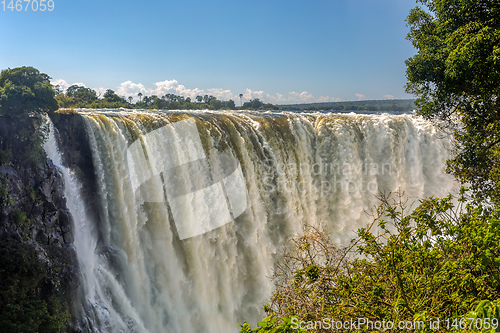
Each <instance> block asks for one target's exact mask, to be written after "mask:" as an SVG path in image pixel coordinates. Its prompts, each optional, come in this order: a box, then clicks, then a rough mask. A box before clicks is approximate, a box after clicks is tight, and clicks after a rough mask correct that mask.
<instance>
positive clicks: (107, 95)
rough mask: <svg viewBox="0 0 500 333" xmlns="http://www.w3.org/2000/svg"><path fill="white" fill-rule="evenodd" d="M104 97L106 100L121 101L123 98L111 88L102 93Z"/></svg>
mask: <svg viewBox="0 0 500 333" xmlns="http://www.w3.org/2000/svg"><path fill="white" fill-rule="evenodd" d="M103 97H104V99H105V100H106V101H108V102H113V103H121V102H124V99H123V98H121V97H120V96H118V95H117V94H116V93H115V92H114V91H113V90H111V89H107V90H106V92H105V93H104V95H103Z"/></svg>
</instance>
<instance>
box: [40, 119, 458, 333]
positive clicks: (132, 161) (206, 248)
mask: <svg viewBox="0 0 500 333" xmlns="http://www.w3.org/2000/svg"><path fill="white" fill-rule="evenodd" d="M79 114H80V116H81V117H83V119H84V123H85V128H86V133H87V136H88V142H89V144H90V149H91V152H92V159H93V161H92V162H93V165H94V169H95V176H96V182H97V185H98V189H99V191H98V193H95V195H96V196H97V198H98V202H99V217H100V218H99V221H93V220H92V219H90V218H89V217H88V216H86V215H85V209H84V207H85V203H84V202H83V200H82V198H81V195H80V194H79V191H80V187H81V185H79V183H78V181H77V179H76V178H75V176H74V175H73V174H72V173H71V170H69V169H66V168H64V167H62V166H61V170H62V172H63V174H64V179H65V184H66V190H65V191H66V196H67V198H68V207H69V209H70V211H71V213H72V215H73V218H74V221H75V247H76V249H77V254H78V258H79V263H80V267H81V270H82V281H83V287H84V289H85V300H84V302H83V304H84V311H85V312H86V314H87V319H88V330H91V331H96V332H155V333H156V332H158V333H163V332H237V331H238V326H237V324H238V323H241V322H242V321H243V320H247V321H249V322H253V323H255V322H256V321H257V320H258V319H261V318H262V316H263V314H264V313H263V311H262V306H263V305H264V304H265V303H266V301H267V300H268V299H269V297H270V296H271V294H272V290H273V286H272V282H271V280H270V279H269V277H270V276H271V275H272V268H273V265H274V263H275V262H276V260H277V258H279V253H280V250H281V249H282V247H283V244H285V242H286V241H287V239H288V238H289V237H290V236H292V235H295V234H297V233H300V232H301V231H302V230H303V228H304V226H306V225H311V226H315V227H318V228H320V229H322V230H324V231H326V232H327V233H329V234H330V235H331V237H332V240H333V241H335V242H336V243H337V244H340V245H345V244H347V243H348V242H349V240H350V238H352V237H353V236H354V232H355V231H356V229H358V228H360V227H363V226H366V225H367V224H368V223H369V222H370V214H369V212H370V209H372V208H374V207H375V206H376V205H377V203H378V201H377V198H376V195H377V194H378V193H379V192H380V191H384V192H389V191H395V190H398V189H402V190H404V191H405V193H406V195H407V196H408V197H409V198H410V199H414V200H416V199H418V198H423V197H425V196H430V195H434V196H444V195H446V194H448V193H450V192H452V191H453V190H455V189H456V188H457V185H456V183H455V181H454V180H453V178H452V177H451V176H449V175H447V174H446V173H445V172H444V166H445V161H446V159H447V158H448V157H449V155H450V150H451V142H450V140H449V139H447V138H442V137H441V136H440V135H439V133H438V131H437V130H436V128H435V127H434V126H433V125H432V124H430V123H429V122H427V121H424V120H423V119H421V118H419V117H415V116H412V115H408V114H404V115H389V114H383V115H361V114H341V115H340V114H320V113H311V114H308V113H301V114H295V113H259V112H224V111H217V112H208V111H204V112H195V111H189V112H188V111H186V112H172V111H168V112H167V111H161V112H160V111H156V112H151V111H149V112H148V111H123V110H100V111H90V112H89V111H80V112H79ZM50 140H55V139H54V136H53V134H51V138H50ZM50 140H49V142H48V143H47V144H46V147H49V146H54V147H56V146H55V143H53V142H52V141H50ZM51 142H52V143H51ZM54 147H53V148H46V149H47V151H48V152H49V156H50V157H51V158H52V159H53V160H54V162H55V163H56V164H61V163H60V153H59V152H58V151H57V149H55V148H54Z"/></svg>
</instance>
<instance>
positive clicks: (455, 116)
mask: <svg viewBox="0 0 500 333" xmlns="http://www.w3.org/2000/svg"><path fill="white" fill-rule="evenodd" d="M419 2H420V3H422V4H424V5H425V6H426V7H427V8H428V11H425V10H424V9H422V8H421V7H416V8H414V9H413V10H412V11H411V12H410V15H409V16H408V25H409V26H410V32H409V34H408V39H409V40H410V41H411V42H412V43H413V46H414V47H415V48H416V49H417V50H418V53H417V54H416V55H415V56H413V57H412V58H410V59H408V60H407V61H406V64H407V66H408V67H407V78H408V84H407V86H406V90H407V92H409V93H413V94H416V95H417V96H418V99H417V101H416V106H417V110H418V112H419V113H420V114H422V115H424V116H425V117H427V118H429V119H440V120H444V121H445V124H447V126H446V127H447V128H448V129H451V130H452V132H453V133H454V134H455V137H456V140H457V148H458V153H457V154H456V156H455V158H454V159H453V160H451V161H450V162H449V170H450V171H451V172H452V173H453V174H455V175H456V176H457V177H458V179H460V180H461V181H463V182H468V183H470V185H471V187H472V189H473V190H474V191H475V193H476V194H477V195H478V197H490V198H492V199H493V200H494V201H495V202H497V203H500V187H499V184H500V149H499V144H500V98H499V96H500V4H499V3H498V1H489V0H474V1H470V0H419Z"/></svg>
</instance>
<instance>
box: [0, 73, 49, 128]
mask: <svg viewBox="0 0 500 333" xmlns="http://www.w3.org/2000/svg"><path fill="white" fill-rule="evenodd" d="M54 94H55V93H54V90H53V89H52V85H51V83H50V77H49V76H48V75H47V74H43V73H40V72H39V71H38V70H37V69H35V68H33V67H19V68H13V69H6V70H2V72H1V73H0V117H7V118H11V119H21V120H24V119H26V118H27V117H28V116H30V115H35V114H42V113H50V112H53V111H55V110H57V102H56V100H55V99H54Z"/></svg>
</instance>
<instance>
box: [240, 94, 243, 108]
mask: <svg viewBox="0 0 500 333" xmlns="http://www.w3.org/2000/svg"><path fill="white" fill-rule="evenodd" d="M242 98H243V94H240V104H241V107H243V100H242Z"/></svg>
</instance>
